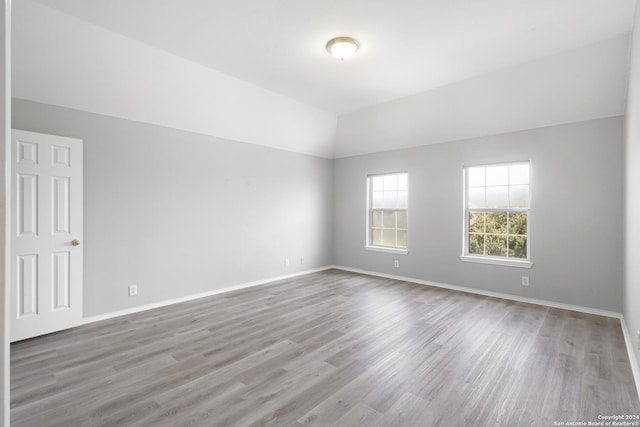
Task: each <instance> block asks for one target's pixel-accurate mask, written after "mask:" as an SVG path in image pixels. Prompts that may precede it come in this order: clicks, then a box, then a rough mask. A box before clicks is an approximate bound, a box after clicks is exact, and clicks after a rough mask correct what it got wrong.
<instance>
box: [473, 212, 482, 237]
mask: <svg viewBox="0 0 640 427" xmlns="http://www.w3.org/2000/svg"><path fill="white" fill-rule="evenodd" d="M469 232H470V233H484V213H481V212H469Z"/></svg>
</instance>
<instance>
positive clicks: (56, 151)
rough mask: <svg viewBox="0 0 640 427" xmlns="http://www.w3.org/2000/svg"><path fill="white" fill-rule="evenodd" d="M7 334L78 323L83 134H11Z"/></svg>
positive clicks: (51, 329) (28, 333) (43, 331)
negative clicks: (61, 135) (9, 317)
mask: <svg viewBox="0 0 640 427" xmlns="http://www.w3.org/2000/svg"><path fill="white" fill-rule="evenodd" d="M11 158H12V163H11V188H12V191H11V208H12V209H11V233H12V236H11V264H10V265H9V267H10V268H11V341H18V340H23V339H25V338H31V337H34V336H38V335H43V334H47V333H50V332H54V331H58V330H61V329H66V328H70V327H73V326H77V325H79V324H80V323H82V245H81V243H82V140H79V139H72V138H65V137H60V136H53V135H45V134H41V133H34V132H26V131H21V130H13V131H12V134H11Z"/></svg>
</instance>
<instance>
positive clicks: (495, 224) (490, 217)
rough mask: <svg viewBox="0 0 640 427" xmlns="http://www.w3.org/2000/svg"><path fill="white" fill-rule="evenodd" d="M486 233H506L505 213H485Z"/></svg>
mask: <svg viewBox="0 0 640 427" xmlns="http://www.w3.org/2000/svg"><path fill="white" fill-rule="evenodd" d="M486 222H487V233H493V234H507V213H506V212H504V213H502V212H501V213H487V219H486Z"/></svg>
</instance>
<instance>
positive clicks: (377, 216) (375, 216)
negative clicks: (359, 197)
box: [371, 211, 382, 227]
mask: <svg viewBox="0 0 640 427" xmlns="http://www.w3.org/2000/svg"><path fill="white" fill-rule="evenodd" d="M371 226H372V227H382V212H380V211H373V212H371Z"/></svg>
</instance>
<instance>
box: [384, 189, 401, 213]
mask: <svg viewBox="0 0 640 427" xmlns="http://www.w3.org/2000/svg"><path fill="white" fill-rule="evenodd" d="M382 194H383V201H382V208H383V209H395V208H396V206H397V204H398V193H396V192H395V191H385V192H384V193H382Z"/></svg>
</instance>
